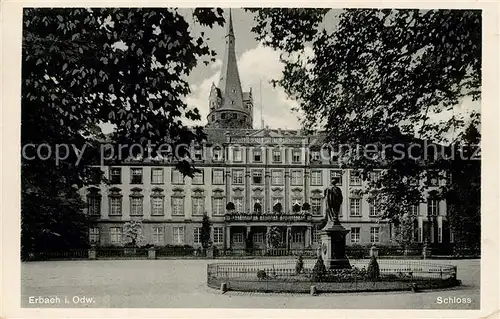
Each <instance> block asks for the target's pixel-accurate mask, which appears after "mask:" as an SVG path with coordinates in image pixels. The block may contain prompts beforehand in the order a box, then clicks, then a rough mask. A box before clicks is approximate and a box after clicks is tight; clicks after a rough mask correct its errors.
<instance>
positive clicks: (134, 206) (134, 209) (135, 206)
mask: <svg viewBox="0 0 500 319" xmlns="http://www.w3.org/2000/svg"><path fill="white" fill-rule="evenodd" d="M130 216H142V197H131V198H130Z"/></svg>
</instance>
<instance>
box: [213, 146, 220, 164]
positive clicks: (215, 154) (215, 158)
mask: <svg viewBox="0 0 500 319" xmlns="http://www.w3.org/2000/svg"><path fill="white" fill-rule="evenodd" d="M212 160H213V161H221V160H222V149H220V148H214V149H213V153H212Z"/></svg>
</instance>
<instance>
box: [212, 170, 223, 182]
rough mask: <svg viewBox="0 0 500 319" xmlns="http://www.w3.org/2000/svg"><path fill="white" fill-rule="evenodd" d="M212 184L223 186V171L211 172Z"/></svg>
mask: <svg viewBox="0 0 500 319" xmlns="http://www.w3.org/2000/svg"><path fill="white" fill-rule="evenodd" d="M212 184H214V185H223V184H224V170H223V169H214V170H213V171H212Z"/></svg>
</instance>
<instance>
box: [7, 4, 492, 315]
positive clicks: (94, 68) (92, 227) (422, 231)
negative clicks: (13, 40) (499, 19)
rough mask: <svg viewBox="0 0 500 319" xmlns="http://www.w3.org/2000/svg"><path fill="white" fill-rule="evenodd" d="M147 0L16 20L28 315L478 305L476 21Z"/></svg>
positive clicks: (480, 39) (474, 11) (481, 208)
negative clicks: (32, 311)
mask: <svg viewBox="0 0 500 319" xmlns="http://www.w3.org/2000/svg"><path fill="white" fill-rule="evenodd" d="M132 5H133V6H134V7H132ZM137 5H139V4H138V3H134V4H130V5H128V6H106V4H105V3H103V4H102V6H101V4H99V5H97V3H95V4H94V5H91V6H86V7H84V6H79V5H78V4H76V5H72V6H71V7H70V6H68V7H48V6H40V7H36V6H23V7H22V9H21V10H22V11H19V12H20V14H21V15H22V17H21V16H20V18H21V19H22V21H19V27H20V28H21V29H20V31H19V34H20V35H21V37H22V38H21V39H20V40H19V42H18V43H20V47H19V48H17V49H16V50H17V51H16V52H18V54H20V56H19V55H18V56H17V59H18V60H19V61H20V66H19V72H20V83H17V82H16V83H15V86H18V87H19V88H20V96H18V97H17V99H18V102H17V103H19V105H20V110H18V113H19V116H18V119H19V123H18V124H17V125H19V126H18V131H19V137H20V141H17V142H16V148H15V149H17V150H18V151H19V152H20V154H19V153H18V152H16V153H15V154H7V153H3V154H4V155H5V156H3V158H4V161H5V158H6V157H17V158H19V159H18V163H19V165H18V166H19V167H17V170H18V171H17V173H16V174H15V175H17V176H18V180H19V191H20V194H18V195H17V196H18V199H19V203H17V205H18V207H19V215H20V216H19V220H18V228H15V227H12V228H11V229H9V231H10V232H16V233H18V235H17V236H18V237H16V238H19V242H17V241H14V240H11V239H9V237H8V236H6V235H5V236H3V241H4V244H5V242H6V241H9V242H8V245H9V246H16V249H17V247H19V248H18V250H16V251H17V252H18V253H19V255H18V256H17V257H15V256H14V257H13V258H15V259H16V260H19V271H20V282H19V283H17V285H20V288H19V289H20V294H19V296H17V297H16V298H17V299H18V300H17V302H18V303H19V305H20V308H22V309H33V308H37V309H38V308H44V309H48V308H71V309H74V308H115V309H122V308H135V309H140V308H142V309H146V308H147V309H160V308H161V309H180V308H196V309H202V308H217V309H221V308H226V309H229V310H230V309H282V310H286V309H288V310H290V309H319V310H330V311H331V313H332V314H333V312H334V311H333V310H339V309H347V310H356V309H358V310H368V309H378V310H384V309H388V310H423V309H425V310H458V312H455V314H457V317H458V316H460V317H464V318H465V317H467V316H468V314H467V312H466V311H465V312H464V310H482V309H483V308H484V303H482V302H481V300H482V298H484V297H485V296H483V294H484V292H485V290H484V289H486V288H485V286H483V285H484V284H485V281H489V280H487V279H484V280H483V284H481V283H482V281H481V277H482V276H484V275H487V274H485V273H483V271H482V267H486V266H485V265H484V263H485V259H484V256H485V248H484V247H485V246H484V243H485V241H484V237H485V235H484V227H487V225H486V224H485V223H484V218H486V217H485V214H495V212H498V211H497V207H498V206H497V203H492V204H491V205H490V204H488V205H487V204H486V202H485V197H482V194H483V196H484V194H485V186H484V183H485V179H486V182H488V183H489V185H490V184H492V183H493V184H495V185H496V188H491V190H493V191H495V190H498V174H496V175H494V173H495V172H496V173H497V172H498V168H495V169H494V170H492V171H491V174H492V175H489V173H488V172H485V171H484V169H485V166H484V164H485V163H484V162H483V161H482V157H485V156H486V155H485V154H486V153H487V152H488V151H487V150H486V147H487V146H486V144H485V143H484V141H483V138H484V137H485V136H486V135H488V134H490V135H491V134H495V132H494V131H487V130H486V129H485V127H486V126H485V125H484V121H486V120H487V119H485V117H484V116H483V115H484V112H485V108H493V109H497V108H498V105H497V104H495V103H493V104H492V103H485V100H484V94H483V92H484V83H485V79H484V76H485V74H486V73H489V72H498V70H493V71H490V70H492V69H488V68H485V65H484V61H483V60H484V59H483V57H484V56H485V51H484V50H485V46H484V45H483V43H484V42H485V38H484V36H485V31H484V30H485V29H486V28H485V24H484V23H485V22H484V21H485V20H484V17H485V12H486V10H485V9H482V8H480V7H472V6H471V7H470V8H466V7H464V8H435V9H433V8H430V7H429V8H426V9H423V8H422V9H419V8H418V6H415V8H411V7H408V3H407V5H406V6H404V7H401V8H398V7H387V8H383V7H369V6H368V7H364V8H350V7H349V4H348V3H347V2H346V3H345V4H344V7H338V8H329V7H328V6H327V4H324V6H317V7H313V6H309V7H302V6H293V4H292V3H291V4H289V5H287V7H283V4H282V5H281V6H276V7H255V6H252V5H251V4H250V3H248V4H247V5H246V6H245V5H238V4H236V3H235V4H233V5H229V4H228V5H227V6H225V7H215V6H214V4H208V3H206V4H205V3H200V5H199V6H197V7H194V6H193V7H175V6H166V4H161V3H157V4H156V5H154V6H149V5H148V6H146V5H145V6H144V7H138V6H137ZM179 5H180V3H179ZM450 5H451V4H450ZM98 6H99V7H98ZM492 8H493V9H495V8H496V10H497V11H498V7H496V6H492ZM495 14H498V12H496V13H495ZM495 27H496V29H495V30H498V24H496V25H495ZM5 28H6V26H5V25H4V27H3V34H6V33H8V32H9V30H6V29H5ZM495 30H493V31H491V32H495ZM497 34H498V33H497ZM495 41H497V42H498V39H495ZM4 43H5V42H4ZM493 45H495V44H493ZM496 46H498V43H496ZM4 47H5V45H4ZM496 52H497V53H498V51H496ZM496 60H498V56H497V57H496ZM4 61H5V60H4ZM495 63H497V62H495ZM493 66H494V67H495V64H493ZM6 67H8V65H6V64H4V68H6ZM496 67H497V69H498V64H496ZM495 74H497V73H495ZM3 78H4V79H5V78H6V77H5V76H3ZM497 80H498V79H497ZM16 81H17V80H16ZM497 89H498V87H497V88H496V89H494V92H493V94H496V95H498V91H497ZM491 94H492V93H490V95H491ZM8 107H10V106H8V105H6V104H5V103H4V106H3V108H4V109H6V108H8ZM495 112H497V111H495ZM489 120H494V121H496V122H497V121H498V119H492V118H490V119H489ZM13 121H15V120H13ZM490 126H491V124H490ZM493 126H498V125H497V124H495V125H493ZM494 138H495V139H496V138H497V136H495V137H494ZM490 141H491V138H490ZM495 141H496V140H495ZM494 144H495V143H494ZM493 147H498V143H497V142H496V145H493ZM490 153H491V151H490ZM495 156H498V154H496V155H495ZM496 158H498V157H496ZM483 159H484V158H483ZM490 162H491V161H490ZM495 163H496V164H498V162H495ZM497 166H498V165H497ZM15 169H16V167H13V168H12V170H15ZM5 172H6V169H5V166H4V174H5ZM482 173H483V175H482ZM485 174H486V175H485ZM493 175H494V176H493ZM5 178H6V177H5V176H4V177H3V178H2V179H4V184H3V185H4V189H5V188H7V187H6V186H7V185H14V184H15V183H14V181H11V184H9V183H7V182H6V181H5ZM11 187H14V186H11ZM15 187H17V186H15ZM16 189H17V188H16ZM16 192H18V191H16ZM497 196H498V194H497V195H495V196H493V197H491V198H489V200H490V201H494V200H495V198H496V199H497V201H498V197H497ZM2 197H3V198H4V197H6V196H5V195H4V194H3V195H2ZM488 203H489V202H488ZM495 207H496V208H495ZM485 209H486V210H487V211H486V210H485ZM2 211H3V213H2V214H4V213H5V214H7V213H9V212H8V211H7V210H6V209H2ZM497 215H498V214H497ZM492 218H493V217H492ZM495 218H498V216H496V215H495V217H494V218H493V219H492V221H493V223H495V222H496V221H497V219H495ZM482 220H483V223H482V222H481V221H482ZM490 225H491V224H490ZM495 227H498V225H497V226H495ZM2 228H3V229H2V232H3V233H4V234H6V233H5V232H6V231H7V229H6V224H4V225H3V226H2ZM495 229H498V228H495ZM491 235H492V234H490V236H491ZM493 236H495V234H493ZM496 236H497V237H498V235H496ZM13 238H14V237H13ZM482 238H483V240H482ZM492 240H493V242H492V243H491V244H490V251H491V245H493V246H494V245H495V241H496V243H498V242H497V240H498V238H497V239H495V238H493V239H492ZM482 243H483V245H482ZM496 245H497V244H496ZM496 247H497V248H495V250H498V246H496ZM495 253H496V254H498V251H495ZM482 257H483V258H482ZM495 258H496V259H498V255H497V256H496V257H495ZM491 259H492V258H489V259H488V260H489V261H491ZM4 260H5V262H6V261H7V258H5V259H4ZM495 262H498V261H495ZM490 265H493V266H494V265H497V264H490ZM495 267H497V266H495ZM16 268H18V267H17V266H16ZM483 269H484V268H483ZM490 269H491V268H490ZM497 271H498V267H497V268H496V272H497ZM5 275H6V272H4V275H3V276H4V277H5ZM490 278H491V280H492V281H496V280H497V279H498V273H495V274H494V275H493V274H492V277H490ZM497 286H498V285H497ZM490 288H491V289H493V288H495V289H498V287H491V285H490V286H489V288H488V289H490ZM4 289H5V287H4ZM4 291H5V290H4ZM488 295H489V297H491V298H493V299H497V297H498V291H497V290H491V291H490V292H488ZM495 296H496V297H495ZM482 307H483V308H482ZM496 307H497V308H498V304H497V305H496ZM460 311H462V312H460ZM305 314H307V313H305ZM2 315H3V314H2ZM240 315H241V314H240ZM201 316H202V317H203V313H201ZM344 316H346V317H348V315H346V314H344ZM6 317H7V318H10V317H9V316H6Z"/></svg>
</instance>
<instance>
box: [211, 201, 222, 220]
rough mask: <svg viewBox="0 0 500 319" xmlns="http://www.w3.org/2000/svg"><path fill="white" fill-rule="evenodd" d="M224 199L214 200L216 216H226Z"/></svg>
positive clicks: (213, 208)
mask: <svg viewBox="0 0 500 319" xmlns="http://www.w3.org/2000/svg"><path fill="white" fill-rule="evenodd" d="M222 200H223V199H222V198H214V199H213V207H212V212H213V214H214V215H218V216H220V215H224V203H223V201H222Z"/></svg>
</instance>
